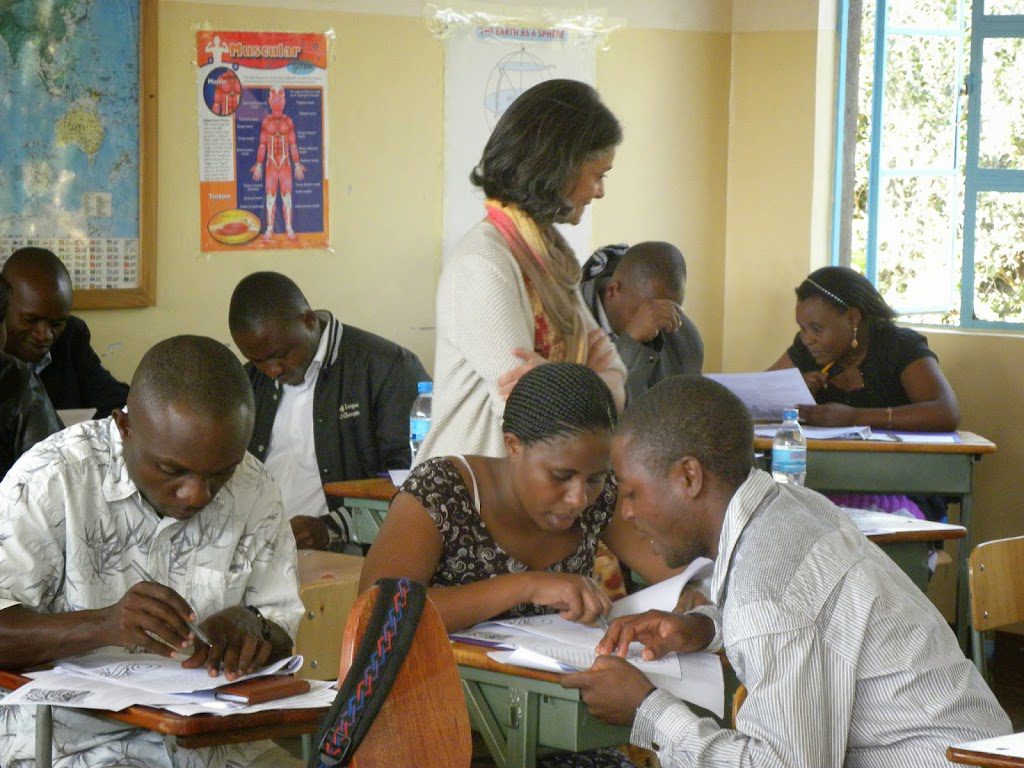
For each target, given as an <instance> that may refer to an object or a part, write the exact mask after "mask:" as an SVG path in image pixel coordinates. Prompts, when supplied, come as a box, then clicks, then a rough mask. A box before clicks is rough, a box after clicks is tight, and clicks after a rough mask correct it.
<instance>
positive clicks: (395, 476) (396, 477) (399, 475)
mask: <svg viewBox="0 0 1024 768" xmlns="http://www.w3.org/2000/svg"><path fill="white" fill-rule="evenodd" d="M409 472H410V470H408V469H389V470H388V477H389V478H391V484H392V485H393V486H395V488H401V487H402V483H404V482H405V479H406V478H407V477H409Z"/></svg>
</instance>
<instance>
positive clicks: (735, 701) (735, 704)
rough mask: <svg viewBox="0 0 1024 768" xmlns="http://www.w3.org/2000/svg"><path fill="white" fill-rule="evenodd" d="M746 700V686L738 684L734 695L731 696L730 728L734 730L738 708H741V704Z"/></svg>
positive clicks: (738, 712) (738, 714)
mask: <svg viewBox="0 0 1024 768" xmlns="http://www.w3.org/2000/svg"><path fill="white" fill-rule="evenodd" d="M746 700H747V686H745V685H744V684H743V683H740V684H739V686H738V687H737V688H736V693H734V694H733V695H732V728H733V730H736V720H737V718H738V717H739V716H740V707H742V706H743V702H744V701H746Z"/></svg>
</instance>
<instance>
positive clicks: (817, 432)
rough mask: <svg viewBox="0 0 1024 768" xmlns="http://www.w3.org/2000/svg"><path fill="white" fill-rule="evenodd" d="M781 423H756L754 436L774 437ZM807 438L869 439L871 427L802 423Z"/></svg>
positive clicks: (870, 437)
mask: <svg viewBox="0 0 1024 768" xmlns="http://www.w3.org/2000/svg"><path fill="white" fill-rule="evenodd" d="M781 426H782V425H781V424H758V425H757V426H755V427H754V436H755V437H775V433H776V432H778V431H779V428H780V427H781ZM801 428H802V429H803V431H804V436H805V437H806V438H807V439H808V440H871V439H874V438H873V437H872V432H871V427H812V426H809V425H807V424H802V425H801Z"/></svg>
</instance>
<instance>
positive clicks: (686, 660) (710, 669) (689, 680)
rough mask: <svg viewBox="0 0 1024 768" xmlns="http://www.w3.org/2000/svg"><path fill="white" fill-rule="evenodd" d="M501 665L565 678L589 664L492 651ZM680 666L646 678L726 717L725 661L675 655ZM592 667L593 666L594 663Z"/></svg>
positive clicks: (528, 651)
mask: <svg viewBox="0 0 1024 768" xmlns="http://www.w3.org/2000/svg"><path fill="white" fill-rule="evenodd" d="M487 655H488V656H489V657H490V658H492V659H494V660H495V661H497V662H498V663H500V664H511V665H512V666H516V667H525V668H526V669H539V670H541V671H542V672H554V673H556V674H565V673H568V672H576V671H579V670H582V669H587V668H588V667H589V666H590V664H587V665H586V666H584V665H583V664H573V663H571V662H567V661H562V660H558V659H554V658H551V657H549V656H546V655H544V654H542V653H538V652H536V651H534V650H532V649H529V648H516V649H515V650H514V651H491V652H490V653H488V654H487ZM671 658H672V659H673V660H674V661H675V662H676V663H678V666H679V674H678V676H676V675H672V676H669V675H658V674H651V673H645V674H647V679H648V680H650V681H651V682H652V683H653V684H654V685H656V686H657V687H658V688H662V689H664V690H666V691H668V692H669V693H671V694H672V695H673V696H675V697H676V698H677V699H681V700H682V701H688V702H690V703H691V704H696V705H697V706H698V707H704V709H707V710H709V711H711V712H714V713H715V714H716V715H717V716H718V717H723V716H724V714H725V689H724V683H723V677H722V660H721V659H720V658H718V655H717V654H714V653H686V654H673V656H672V657H671ZM591 663H593V662H591Z"/></svg>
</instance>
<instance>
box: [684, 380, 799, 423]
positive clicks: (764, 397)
mask: <svg viewBox="0 0 1024 768" xmlns="http://www.w3.org/2000/svg"><path fill="white" fill-rule="evenodd" d="M704 375H705V376H706V377H707V378H709V379H712V380H714V381H717V382H718V383H719V384H721V385H722V386H724V387H726V388H728V389H729V391H731V392H732V393H733V394H734V395H736V397H738V398H739V399H740V400H742V401H743V404H744V405H745V406H747V410H749V411H750V415H751V417H752V418H754V419H771V420H773V421H778V420H779V419H781V418H782V411H783V410H785V409H786V408H796V407H797V406H798V405H813V404H814V397H813V396H812V395H811V390H809V389H808V388H807V382H805V381H804V377H803V376H801V375H800V371H799V370H797V369H796V368H783V369H782V370H781V371H759V372H757V373H706V374H704Z"/></svg>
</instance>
